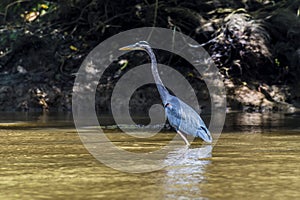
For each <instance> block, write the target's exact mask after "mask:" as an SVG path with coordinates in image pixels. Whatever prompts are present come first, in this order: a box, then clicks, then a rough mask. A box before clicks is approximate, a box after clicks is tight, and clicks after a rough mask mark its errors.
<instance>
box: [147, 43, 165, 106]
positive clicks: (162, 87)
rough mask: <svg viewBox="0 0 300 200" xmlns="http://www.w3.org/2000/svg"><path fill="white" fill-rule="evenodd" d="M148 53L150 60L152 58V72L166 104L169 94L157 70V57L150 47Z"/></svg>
mask: <svg viewBox="0 0 300 200" xmlns="http://www.w3.org/2000/svg"><path fill="white" fill-rule="evenodd" d="M146 51H147V53H148V54H149V56H150V58H151V70H152V75H153V77H154V81H155V83H156V86H157V89H158V92H159V94H160V96H161V98H162V101H163V103H164V104H165V101H166V98H167V95H168V94H169V92H168V90H167V89H166V87H165V86H164V84H163V83H162V81H161V79H160V76H159V73H158V69H157V61H156V57H155V55H154V53H153V51H152V49H151V48H150V47H149V48H147V49H146Z"/></svg>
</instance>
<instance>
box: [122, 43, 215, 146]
mask: <svg viewBox="0 0 300 200" xmlns="http://www.w3.org/2000/svg"><path fill="white" fill-rule="evenodd" d="M120 50H144V51H146V52H147V53H148V55H149V56H150V58H151V70H152V74H153V77H154V80H155V83H156V86H157V89H158V92H159V94H160V97H161V99H162V102H163V105H164V108H165V114H166V116H167V118H168V120H169V123H170V125H171V126H172V127H173V128H175V130H176V131H177V133H178V134H180V136H181V137H182V138H183V140H184V141H185V142H186V144H187V145H189V142H188V141H187V139H186V137H185V136H184V135H183V134H182V133H184V134H187V135H192V136H194V137H200V138H202V139H203V140H204V141H205V142H208V143H211V142H212V137H211V134H210V132H209V130H208V129H207V128H206V126H205V123H204V122H203V120H202V119H201V117H200V115H199V114H198V113H197V112H196V111H195V110H194V109H193V108H192V107H190V106H189V105H187V104H186V103H184V102H183V101H181V100H180V99H179V98H177V97H175V96H173V95H171V94H170V93H169V91H168V90H167V89H166V87H165V86H164V84H163V83H162V81H161V79H160V77H159V74H158V69H157V61H156V57H155V55H154V53H153V51H152V49H151V47H150V45H149V44H148V43H147V42H146V41H140V42H137V43H135V44H133V45H129V46H126V47H123V48H120Z"/></svg>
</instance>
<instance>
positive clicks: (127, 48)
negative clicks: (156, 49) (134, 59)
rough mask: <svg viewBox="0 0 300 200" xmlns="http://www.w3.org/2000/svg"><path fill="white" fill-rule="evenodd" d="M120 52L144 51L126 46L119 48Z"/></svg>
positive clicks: (132, 46)
mask: <svg viewBox="0 0 300 200" xmlns="http://www.w3.org/2000/svg"><path fill="white" fill-rule="evenodd" d="M119 50H120V51H130V50H144V49H142V48H140V47H135V46H134V45H128V46H125V47H121V48H119Z"/></svg>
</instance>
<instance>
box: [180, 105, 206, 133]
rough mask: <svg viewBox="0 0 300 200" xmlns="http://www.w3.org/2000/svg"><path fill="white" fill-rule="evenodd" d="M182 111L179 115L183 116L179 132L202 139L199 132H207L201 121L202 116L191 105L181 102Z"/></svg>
mask: <svg viewBox="0 0 300 200" xmlns="http://www.w3.org/2000/svg"><path fill="white" fill-rule="evenodd" d="M179 103H180V106H179V107H180V109H179V110H178V115H179V116H181V120H180V125H179V130H181V131H183V132H184V133H186V134H189V135H193V136H194V137H201V136H200V135H199V132H201V131H203V130H205V133H206V134H208V133H207V131H206V129H207V128H206V125H205V123H204V122H203V120H202V119H201V117H200V115H199V114H198V113H197V112H196V111H195V110H194V109H193V108H192V107H191V106H189V105H187V104H186V103H184V102H183V101H181V100H179Z"/></svg>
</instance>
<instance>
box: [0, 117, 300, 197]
mask: <svg viewBox="0 0 300 200" xmlns="http://www.w3.org/2000/svg"><path fill="white" fill-rule="evenodd" d="M253 116H254V117H251V116H250V115H249V116H248V117H247V116H244V117H245V118H246V120H245V121H243V123H244V124H243V123H241V122H237V120H234V118H235V117H229V118H228V119H229V120H231V121H234V122H235V123H231V125H230V127H227V130H228V131H227V132H226V133H223V134H222V135H221V137H220V138H219V140H218V142H217V144H216V145H215V146H214V148H213V150H212V153H211V156H209V157H208V158H204V159H199V157H197V154H195V151H197V146H196V145H194V146H193V147H192V148H191V149H190V150H189V151H188V154H189V155H188V159H186V160H182V161H179V162H175V163H173V164H172V165H171V166H169V167H167V168H164V169H162V170H159V171H156V172H151V173H142V174H129V173H124V172H119V171H116V170H114V169H111V168H109V167H106V166H105V165H103V164H101V163H100V162H99V161H97V160H96V159H95V158H94V157H93V156H92V155H91V154H89V152H88V151H87V150H86V149H85V148H84V146H83V145H82V142H81V140H80V139H79V137H78V135H77V132H76V130H75V129H74V128H72V126H70V124H69V123H66V124H65V125H66V126H67V128H65V126H64V123H65V122H63V121H62V120H60V121H57V122H56V121H55V120H54V121H52V122H51V121H50V122H49V121H47V120H46V121H44V122H43V121H41V120H40V121H39V120H37V121H36V122H34V123H33V122H30V123H27V124H24V123H11V122H9V123H8V121H5V122H2V123H1V124H0V125H1V127H0V144H1V146H0V160H1V164H0V199H50V198H52V199H97V198H98V199H299V198H300V190H299V185H300V167H299V164H300V128H299V127H300V123H299V122H300V121H299V120H298V117H297V116H293V117H291V119H287V118H289V116H287V117H285V118H284V120H281V118H280V119H278V118H277V117H274V118H273V117H269V118H268V119H266V122H265V123H267V124H269V123H271V125H266V124H263V125H264V126H261V124H262V123H261V122H260V123H257V124H255V122H257V120H259V119H258V118H257V116H255V114H254V115H253ZM259 118H261V116H260V117H259ZM236 119H239V120H241V119H242V118H241V117H236ZM251 120H252V122H251ZM253 120H254V121H253ZM274 120H275V121H276V120H277V122H278V123H275V124H274ZM2 121H3V120H2ZM245 123H246V124H245ZM247 123H248V124H247ZM253 124H254V126H252V125H253ZM250 125H251V126H250ZM286 125H288V126H286ZM57 126H60V127H57ZM241 127H244V129H243V130H242V131H240V130H241V129H242V128H241ZM266 127H267V128H266ZM297 127H298V128H297ZM236 130H238V131H236ZM107 134H108V136H109V138H110V139H111V140H112V141H114V142H115V143H118V145H119V146H121V147H124V148H125V149H126V148H127V149H129V148H130V149H134V148H136V149H135V150H137V148H140V147H143V146H144V145H145V146H149V142H147V143H140V144H138V145H133V144H132V145H131V143H130V142H128V141H126V140H125V139H122V138H120V137H119V135H120V134H118V133H117V132H115V131H113V132H111V133H107ZM173 134H174V133H173V132H172V133H167V134H164V135H161V137H156V139H155V140H154V141H151V143H152V145H153V146H159V145H161V144H162V143H163V142H164V141H165V140H166V138H170V139H171V138H172V137H173ZM162 141H163V142H162Z"/></svg>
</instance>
